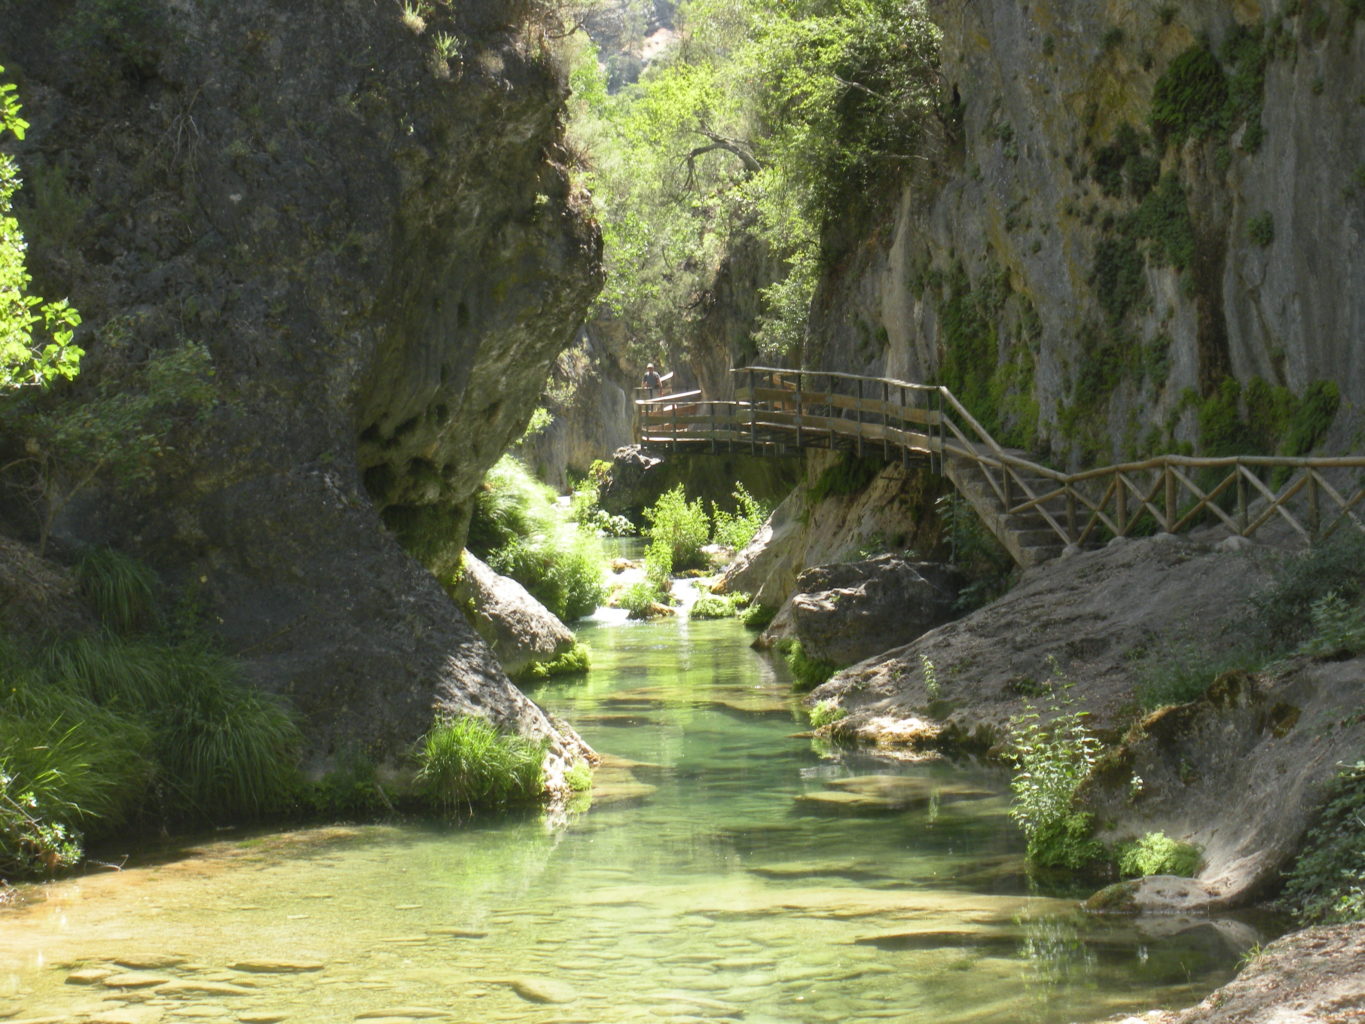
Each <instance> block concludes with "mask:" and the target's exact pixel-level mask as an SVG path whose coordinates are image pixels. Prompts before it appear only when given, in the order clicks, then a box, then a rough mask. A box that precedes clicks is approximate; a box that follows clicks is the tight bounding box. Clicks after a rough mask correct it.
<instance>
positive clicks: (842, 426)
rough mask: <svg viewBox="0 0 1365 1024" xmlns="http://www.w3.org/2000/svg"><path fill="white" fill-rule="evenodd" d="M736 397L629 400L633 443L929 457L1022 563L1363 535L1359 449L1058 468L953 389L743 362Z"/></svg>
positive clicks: (1363, 460) (694, 394)
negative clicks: (1144, 548) (995, 431)
mask: <svg viewBox="0 0 1365 1024" xmlns="http://www.w3.org/2000/svg"><path fill="white" fill-rule="evenodd" d="M731 373H732V375H733V379H734V383H735V388H734V398H733V399H724V400H720V399H711V398H707V397H705V396H704V395H703V394H702V393H701V392H700V391H690V392H684V393H681V394H671V395H664V396H660V397H641V398H638V399H637V401H636V407H637V412H638V414H639V415H638V416H637V426H636V440H637V441H638V442H639V443H640V444H642V445H644V446H646V447H651V448H661V447H662V448H669V449H672V450H674V451H693V452H698V451H699V452H736V451H747V452H750V453H752V454H755V455H795V454H798V453H800V452H801V451H803V450H806V449H810V448H826V449H832V450H840V451H847V452H851V453H854V454H856V455H861V456H872V457H877V458H882V459H886V460H888V461H892V460H895V461H901V462H904V463H906V464H909V463H910V462H912V461H927V462H928V463H929V464H930V465H931V466H932V467H933V468H934V469H936V470H937V471H939V472H941V473H942V474H943V475H944V476H946V477H947V478H948V479H949V480H950V481H951V482H952V483H953V485H954V486H955V487H956V488H957V490H958V492H959V493H961V494H962V496H963V497H964V498H966V499H967V501H969V502H970V503H971V505H972V507H973V508H974V509H975V510H976V512H977V514H978V515H979V516H980V517H981V519H982V521H983V522H984V523H985V524H986V526H987V527H988V528H989V529H990V530H991V532H992V533H993V534H995V536H996V537H998V538H999V539H1000V541H1001V543H1002V544H1004V546H1005V548H1006V549H1007V550H1008V551H1009V552H1010V554H1011V556H1013V558H1014V560H1015V561H1016V562H1017V563H1019V564H1020V565H1022V566H1029V565H1036V564H1038V563H1039V562H1043V561H1046V560H1048V559H1049V558H1053V557H1056V556H1057V555H1059V554H1060V553H1061V552H1062V551H1063V550H1065V549H1066V548H1067V547H1069V546H1076V547H1085V546H1092V545H1095V544H1098V543H1100V542H1102V541H1105V540H1108V539H1109V538H1111V537H1128V536H1135V535H1146V534H1151V533H1157V532H1166V533H1178V532H1180V531H1181V530H1185V529H1189V528H1192V527H1195V526H1209V525H1214V526H1219V525H1221V526H1222V527H1224V528H1226V530H1227V531H1228V532H1229V533H1231V534H1236V535H1238V536H1242V537H1250V536H1252V535H1254V534H1255V533H1256V532H1257V531H1259V530H1261V529H1262V528H1264V527H1266V526H1267V524H1271V523H1277V524H1278V523H1284V524H1287V526H1288V528H1289V529H1291V530H1292V531H1293V532H1294V533H1296V534H1297V535H1299V536H1300V537H1301V538H1302V539H1303V540H1304V541H1308V542H1313V541H1318V540H1321V539H1324V538H1326V537H1329V536H1331V535H1332V534H1333V533H1334V532H1335V531H1336V530H1338V529H1339V528H1340V527H1342V526H1343V525H1349V526H1352V527H1354V528H1355V529H1358V530H1361V531H1362V532H1365V522H1363V521H1362V518H1361V515H1360V514H1358V512H1357V509H1358V506H1359V505H1360V504H1361V502H1362V501H1365V456H1346V457H1340V458H1282V457H1277V456H1259V455H1247V456H1234V457H1227V458H1204V457H1200V456H1187V455H1161V456H1157V457H1156V458H1152V459H1145V460H1143V461H1140V462H1126V463H1121V464H1118V465H1113V466H1104V467H1102V468H1098V469H1090V470H1085V471H1083V472H1079V473H1062V472H1059V471H1057V470H1055V469H1051V468H1049V467H1047V466H1043V465H1040V464H1038V463H1036V462H1033V461H1030V460H1029V459H1028V458H1026V457H1025V453H1024V452H1021V451H1018V450H1017V449H1008V448H1002V447H1001V446H1000V445H998V444H997V443H996V442H995V440H994V439H993V438H991V436H990V435H989V434H988V433H987V432H986V430H985V429H984V428H983V427H982V426H981V424H980V423H978V422H977V420H976V419H975V418H974V417H973V416H972V414H971V413H970V412H968V411H967V409H966V408H964V407H963V405H962V403H961V402H959V401H958V400H957V398H956V397H955V396H954V395H953V393H952V392H951V391H949V390H948V389H947V388H945V387H940V386H937V385H929V384H914V383H910V382H908V381H900V380H892V379H889V378H883V377H860V376H856V375H853V374H846V373H827V372H823V371H812V370H783V369H778V368H774V367H762V366H751V367H743V368H740V369H737V370H732V371H731Z"/></svg>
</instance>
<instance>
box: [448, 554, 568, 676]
mask: <svg viewBox="0 0 1365 1024" xmlns="http://www.w3.org/2000/svg"><path fill="white" fill-rule="evenodd" d="M454 597H455V600H456V601H458V602H460V604H461V605H462V606H463V607H464V608H465V611H466V614H467V615H468V617H469V621H470V623H471V624H472V625H473V627H474V628H475V629H476V630H477V631H478V633H479V636H481V637H483V639H484V641H485V642H486V643H487V644H488V645H489V646H490V647H492V648H493V654H494V655H495V656H496V657H497V659H498V664H500V665H501V666H502V667H503V669H504V670H505V671H506V672H507V674H508V675H510V676H516V675H518V674H520V673H521V672H522V671H524V670H525V669H526V668H527V667H529V666H530V665H531V664H532V663H533V662H537V661H551V660H553V659H554V658H555V657H556V656H558V655H560V654H563V653H564V652H565V651H567V650H568V649H569V648H570V647H572V646H573V643H574V636H573V633H571V632H570V631H569V627H568V626H566V625H564V623H562V622H560V621H559V619H557V618H556V617H555V616H554V615H553V614H552V613H551V612H550V611H549V610H548V609H547V608H546V607H545V606H544V605H543V604H541V603H540V602H539V601H537V600H536V599H535V598H534V597H532V596H531V595H530V594H529V593H527V591H526V588H525V587H523V586H522V585H521V584H520V583H518V582H517V581H516V580H513V579H508V578H507V577H506V576H499V575H498V574H497V573H495V572H494V571H493V570H492V569H490V568H489V567H488V565H487V564H486V563H485V562H483V561H482V560H481V559H479V558H478V557H476V556H475V555H473V554H472V553H470V552H468V551H466V552H465V555H464V572H463V573H461V575H460V578H459V581H458V582H457V583H456V584H455V593H454Z"/></svg>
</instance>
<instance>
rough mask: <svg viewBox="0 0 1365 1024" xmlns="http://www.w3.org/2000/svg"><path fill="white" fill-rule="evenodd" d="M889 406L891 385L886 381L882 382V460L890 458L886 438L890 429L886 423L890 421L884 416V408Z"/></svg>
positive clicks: (887, 439)
mask: <svg viewBox="0 0 1365 1024" xmlns="http://www.w3.org/2000/svg"><path fill="white" fill-rule="evenodd" d="M890 404H891V385H890V384H888V383H887V382H886V381H882V458H883V459H890V458H891V448H890V445H891V438H890V437H889V436H888V435H889V434H890V427H891V424H890V423H889V422H888V421H889V420H890V417H889V416H887V415H886V407H887V406H889V405H890Z"/></svg>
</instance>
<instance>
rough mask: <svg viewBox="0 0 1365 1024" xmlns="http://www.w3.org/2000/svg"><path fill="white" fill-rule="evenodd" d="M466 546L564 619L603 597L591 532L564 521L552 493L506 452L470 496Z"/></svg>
mask: <svg viewBox="0 0 1365 1024" xmlns="http://www.w3.org/2000/svg"><path fill="white" fill-rule="evenodd" d="M468 546H469V549H470V550H471V551H473V552H474V553H475V554H476V555H478V556H480V557H481V558H483V559H484V560H485V561H487V562H488V564H489V566H490V567H491V568H492V569H493V571H494V572H497V573H501V574H502V575H504V576H510V577H511V578H512V579H514V580H516V581H517V582H518V583H520V584H521V585H522V586H523V587H525V588H526V589H527V590H528V591H529V592H530V594H531V596H532V597H534V598H535V599H536V600H537V601H539V602H540V603H541V604H543V605H545V607H546V608H548V609H549V610H550V611H551V612H552V613H553V614H555V615H557V616H559V618H561V619H564V620H565V621H566V622H567V621H572V620H573V619H578V618H582V617H583V616H584V615H589V614H591V613H592V612H593V611H595V610H596V608H597V606H598V605H599V604H601V603H602V600H603V598H604V597H605V596H606V590H605V588H604V586H603V584H602V563H603V561H604V557H605V556H604V555H603V552H602V545H601V542H600V541H599V540H598V538H597V536H596V534H595V533H591V532H588V531H585V530H581V529H578V528H577V527H576V526H575V525H574V524H573V523H571V522H566V521H565V519H564V517H563V515H562V513H561V512H560V510H559V508H558V506H557V505H556V503H555V494H554V492H553V491H552V490H551V489H550V488H548V487H546V486H545V485H544V484H542V483H540V482H539V481H538V480H536V479H535V478H534V477H533V476H532V475H531V473H530V471H529V470H528V469H527V468H526V467H525V465H523V464H522V463H521V462H520V461H519V460H518V459H516V458H514V457H513V456H511V455H504V456H503V457H502V458H501V459H499V460H498V462H497V463H496V464H494V466H493V467H492V468H491V469H490V470H489V471H488V474H487V475H486V476H485V477H484V482H483V485H482V486H481V487H480V489H479V492H478V494H476V495H475V502H474V515H473V518H472V519H471V522H470V527H469V539H468Z"/></svg>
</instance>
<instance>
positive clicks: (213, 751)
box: [48, 636, 300, 817]
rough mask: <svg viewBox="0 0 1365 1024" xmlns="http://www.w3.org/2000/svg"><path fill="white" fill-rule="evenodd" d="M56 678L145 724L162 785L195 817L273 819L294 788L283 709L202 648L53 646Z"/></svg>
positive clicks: (114, 643)
mask: <svg viewBox="0 0 1365 1024" xmlns="http://www.w3.org/2000/svg"><path fill="white" fill-rule="evenodd" d="M48 657H49V665H50V672H51V675H52V676H53V678H55V679H58V680H60V681H61V684H62V685H64V686H66V687H69V688H71V689H72V690H74V691H75V692H76V693H78V694H80V695H81V696H83V697H85V698H87V699H89V700H91V701H93V702H95V703H97V704H99V705H101V706H103V707H107V708H110V709H111V710H115V711H117V712H119V713H121V714H126V715H128V716H130V717H132V718H133V719H134V720H136V721H143V722H146V723H147V724H148V726H149V727H150V730H151V737H152V753H153V756H154V758H155V760H156V761H157V763H158V764H159V765H160V766H161V768H162V776H161V781H162V783H163V784H164V785H165V786H166V787H167V788H169V789H170V790H172V791H173V792H174V794H175V796H176V802H177V804H178V806H180V807H181V808H182V810H184V811H187V812H188V813H189V814H190V815H191V816H195V817H209V816H210V815H214V814H229V815H254V814H259V813H262V812H265V811H270V810H275V809H277V808H279V807H280V806H282V805H283V804H284V803H285V802H286V801H287V799H288V797H289V795H290V793H291V792H292V791H293V789H294V786H295V766H296V764H297V749H298V745H299V740H300V736H299V731H298V726H297V725H296V724H295V722H294V719H293V716H292V715H291V714H290V713H289V711H288V710H287V709H286V708H285V706H284V704H283V703H282V702H281V701H280V700H279V699H278V698H276V697H274V696H273V695H271V694H267V693H264V692H262V691H260V690H258V689H256V688H254V687H250V686H245V685H243V684H242V683H240V682H239V681H238V680H237V678H236V668H235V666H234V665H233V663H232V662H230V661H229V660H228V659H226V658H224V657H223V656H222V655H220V654H217V653H216V652H214V651H212V650H211V649H209V648H207V647H205V646H204V645H203V644H201V643H195V642H187V643H179V644H167V643H165V642H163V641H160V640H157V639H149V638H140V639H132V640H125V639H120V638H116V637H112V636H86V637H78V638H76V639H74V640H71V641H67V642H64V643H61V644H58V645H56V646H54V647H52V648H51V649H50V651H49V654H48Z"/></svg>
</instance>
